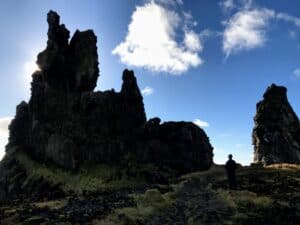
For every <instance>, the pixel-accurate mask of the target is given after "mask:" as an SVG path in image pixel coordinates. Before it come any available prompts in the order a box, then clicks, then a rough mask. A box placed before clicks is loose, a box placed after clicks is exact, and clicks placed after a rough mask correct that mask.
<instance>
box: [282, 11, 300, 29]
mask: <svg viewBox="0 0 300 225" xmlns="http://www.w3.org/2000/svg"><path fill="white" fill-rule="evenodd" d="M276 18H277V19H280V20H284V21H286V22H289V23H292V24H294V25H295V26H297V27H300V18H298V17H295V16H291V15H289V14H287V13H277V15H276Z"/></svg>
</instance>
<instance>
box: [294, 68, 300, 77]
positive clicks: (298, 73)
mask: <svg viewBox="0 0 300 225" xmlns="http://www.w3.org/2000/svg"><path fill="white" fill-rule="evenodd" d="M293 74H294V75H295V77H297V78H300V68H298V69H295V70H294V71H293Z"/></svg>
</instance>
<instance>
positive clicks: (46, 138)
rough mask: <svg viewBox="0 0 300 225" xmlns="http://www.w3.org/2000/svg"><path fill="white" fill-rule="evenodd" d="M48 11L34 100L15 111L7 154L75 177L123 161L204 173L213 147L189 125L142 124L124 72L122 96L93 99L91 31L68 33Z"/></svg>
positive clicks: (129, 75) (134, 89)
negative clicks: (88, 167) (17, 152)
mask: <svg viewBox="0 0 300 225" xmlns="http://www.w3.org/2000/svg"><path fill="white" fill-rule="evenodd" d="M59 20H60V18H59V16H58V15H57V13H55V12H53V11H50V12H49V13H48V17H47V21H48V24H49V30H48V42H47V48H46V49H45V50H44V51H43V52H41V53H40V54H39V55H38V59H37V64H38V65H39V68H40V70H39V71H36V72H35V73H34V74H33V76H32V77H33V80H32V84H31V85H32V88H31V92H32V94H31V99H30V101H29V103H26V102H22V103H21V104H20V105H19V106H18V107H17V112H16V116H15V119H14V120H13V121H12V123H11V125H10V128H9V129H10V138H9V144H8V146H7V152H10V151H12V149H14V147H15V146H18V147H21V148H22V149H23V151H26V153H27V154H28V155H30V156H31V157H32V158H34V159H35V160H36V161H38V162H42V163H47V162H53V163H54V164H56V165H58V166H59V167H63V168H66V169H71V170H72V169H76V168H78V167H80V165H82V164H84V163H110V164H120V163H122V161H123V160H124V158H126V155H128V154H131V155H134V156H135V157H136V158H137V160H138V161H139V162H141V163H148V162H149V163H155V164H158V165H163V166H168V167H171V168H173V169H176V170H178V171H181V172H184V171H192V170H196V169H207V168H209V166H210V165H211V164H212V147H211V145H210V143H209V140H208V137H207V136H206V134H205V133H204V131H203V130H202V129H200V128H199V127H197V126H195V125H194V124H192V123H188V122H168V123H164V124H160V121H159V119H153V120H149V121H148V122H147V121H146V115H145V111H144V104H143V98H142V95H141V93H140V90H139V88H138V85H137V81H136V78H135V76H134V73H133V72H132V71H129V70H124V72H123V77H122V78H123V84H122V88H121V91H120V92H115V91H114V90H111V91H98V92H93V89H94V88H95V86H96V82H97V78H98V76H99V70H98V56H97V46H96V42H97V38H96V36H95V34H94V33H93V31H92V30H88V31H84V32H80V31H76V32H75V34H74V36H73V37H72V38H71V40H70V42H69V31H68V30H67V29H66V28H65V26H64V25H63V24H60V21H59Z"/></svg>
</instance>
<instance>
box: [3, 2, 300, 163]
mask: <svg viewBox="0 0 300 225" xmlns="http://www.w3.org/2000/svg"><path fill="white" fill-rule="evenodd" d="M50 9H52V10H55V11H57V12H58V13H59V14H60V16H61V22H62V23H64V24H66V26H67V28H68V29H69V30H70V31H71V33H74V32H75V30H76V29H79V30H85V29H93V30H94V31H95V33H96V35H97V36H98V51H99V56H100V59H99V61H100V65H99V67H100V78H99V80H98V85H97V87H96V90H105V89H111V88H114V89H115V90H119V89H120V86H121V73H122V71H123V69H124V68H130V69H133V70H134V71H135V74H136V76H137V79H138V83H139V86H140V88H141V90H143V93H144V103H145V109H146V113H147V117H148V118H151V117H154V116H158V117H160V118H161V119H162V120H163V121H169V120H185V121H195V123H197V124H199V125H200V126H202V127H203V129H204V130H205V131H206V133H207V135H208V136H209V137H210V140H211V142H212V145H213V146H214V148H215V150H214V154H215V161H216V162H217V163H224V162H225V161H226V158H227V155H228V154H229V153H232V154H233V155H234V158H235V159H236V160H237V161H239V162H241V163H243V164H249V163H250V162H251V161H252V154H253V147H252V144H251V132H252V128H253V126H254V123H253V116H254V114H255V105H256V103H257V102H258V101H259V100H261V98H262V95H263V93H264V91H265V89H266V88H267V86H269V85H270V84H271V83H276V84H279V85H284V86H286V87H287V88H288V97H289V101H290V103H291V105H292V106H293V108H294V110H295V111H296V113H297V114H298V115H299V113H300V103H299V99H300V88H299V85H300V60H299V59H300V10H299V9H300V2H299V1H298V0H287V1H282V0H272V1H266V0H256V1H254V0H252V1H251V0H222V1H221V0H216V1H213V0H197V1H194V0H152V1H151V0H102V1H96V0H94V1H93V0H84V1H83V0H82V1H78V0H77V1H76V0H75V1H74V0H72V1H71V0H51V1H50V0H49V1H46V0H44V1H39V0H27V1H17V0H9V1H8V0H7V1H1V2H0V15H1V19H0V25H1V28H2V32H1V39H0V49H1V51H0V68H1V73H0V84H1V88H0V102H1V107H0V157H1V156H2V155H3V151H4V147H3V146H4V145H5V143H6V142H7V135H8V134H7V124H8V123H9V121H10V119H11V117H13V116H14V114H15V107H16V105H17V104H18V103H19V102H20V101H22V100H28V99H29V96H30V79H31V76H30V75H31V73H32V70H34V68H35V64H34V62H35V60H36V55H37V53H38V52H40V51H42V50H43V49H44V48H45V46H46V40H47V23H46V14H47V12H48V11H49V10H50Z"/></svg>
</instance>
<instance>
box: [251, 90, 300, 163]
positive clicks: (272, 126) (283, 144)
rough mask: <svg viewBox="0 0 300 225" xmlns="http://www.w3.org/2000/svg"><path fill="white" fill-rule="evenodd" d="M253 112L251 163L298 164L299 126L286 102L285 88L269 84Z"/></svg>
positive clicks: (299, 161) (299, 146)
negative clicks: (252, 156) (252, 153)
mask: <svg viewBox="0 0 300 225" xmlns="http://www.w3.org/2000/svg"><path fill="white" fill-rule="evenodd" d="M256 110H257V112H256V115H255V117H254V122H255V127H254V129H253V134H252V140H253V145H254V162H256V163H263V164H273V163H300V123H299V119H298V117H297V115H296V114H295V112H294V111H293V109H292V107H291V105H290V104H289V102H288V99H287V89H286V88H285V87H282V86H276V85H275V84H272V85H271V86H270V87H268V89H267V90H266V92H265V94H264V96H263V100H262V101H260V102H258V103H257V105H256Z"/></svg>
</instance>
